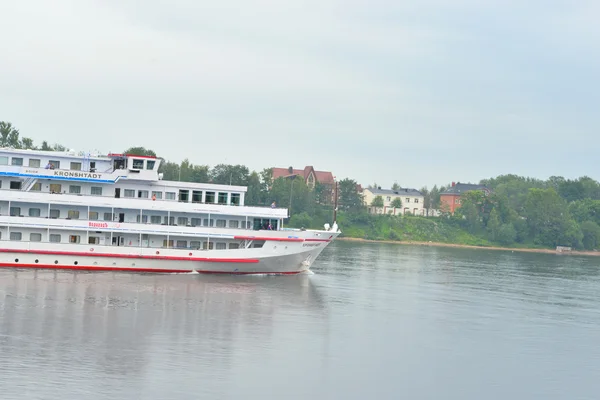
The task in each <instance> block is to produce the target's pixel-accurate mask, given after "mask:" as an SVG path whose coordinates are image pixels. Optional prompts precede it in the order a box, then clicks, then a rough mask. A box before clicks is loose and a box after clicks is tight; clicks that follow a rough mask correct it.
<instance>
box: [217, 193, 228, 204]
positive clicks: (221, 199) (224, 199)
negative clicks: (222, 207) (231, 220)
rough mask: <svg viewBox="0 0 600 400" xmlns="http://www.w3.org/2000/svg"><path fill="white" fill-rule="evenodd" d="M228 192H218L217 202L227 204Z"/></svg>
mask: <svg viewBox="0 0 600 400" xmlns="http://www.w3.org/2000/svg"><path fill="white" fill-rule="evenodd" d="M228 194H229V193H224V192H219V204H227V196H228Z"/></svg>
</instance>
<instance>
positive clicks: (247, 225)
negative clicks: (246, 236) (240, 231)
mask: <svg viewBox="0 0 600 400" xmlns="http://www.w3.org/2000/svg"><path fill="white" fill-rule="evenodd" d="M246 229H252V221H246Z"/></svg>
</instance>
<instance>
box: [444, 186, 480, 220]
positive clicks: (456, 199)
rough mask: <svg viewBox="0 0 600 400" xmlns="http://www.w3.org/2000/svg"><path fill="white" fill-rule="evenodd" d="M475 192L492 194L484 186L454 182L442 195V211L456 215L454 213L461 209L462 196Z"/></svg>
mask: <svg viewBox="0 0 600 400" xmlns="http://www.w3.org/2000/svg"><path fill="white" fill-rule="evenodd" d="M473 190H481V191H483V192H484V193H486V194H489V193H490V192H491V190H490V189H489V188H488V187H487V186H484V185H477V184H472V183H460V182H458V183H455V182H452V186H450V187H449V188H448V189H446V190H445V191H443V192H442V193H440V208H441V209H442V211H445V212H449V213H451V214H454V211H456V210H457V209H459V208H460V198H461V196H462V195H463V194H465V193H467V192H470V191H473Z"/></svg>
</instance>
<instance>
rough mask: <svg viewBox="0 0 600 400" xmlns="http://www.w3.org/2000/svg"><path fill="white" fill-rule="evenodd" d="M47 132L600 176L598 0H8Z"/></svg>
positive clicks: (37, 133)
mask: <svg viewBox="0 0 600 400" xmlns="http://www.w3.org/2000/svg"><path fill="white" fill-rule="evenodd" d="M0 15H2V23H1V24H0V120H5V121H10V122H12V123H13V124H14V125H15V126H17V127H18V128H19V129H20V131H21V134H22V135H24V136H29V137H32V138H33V139H34V140H35V141H36V142H38V143H40V142H41V141H42V140H48V141H50V142H51V143H54V142H59V143H62V144H64V145H67V146H68V147H71V148H74V149H76V150H94V149H97V150H99V151H101V152H109V151H112V152H120V151H122V150H124V149H125V148H127V147H130V146H137V145H141V146H145V147H149V148H151V149H153V150H155V151H156V152H157V153H158V154H159V155H160V156H163V157H165V158H167V159H169V160H173V161H180V160H182V159H184V158H189V159H190V161H192V162H193V163H197V164H208V165H211V166H212V165H215V164H218V163H236V164H237V163H241V164H245V165H247V166H248V167H249V168H251V169H256V170H261V169H263V168H265V167H271V166H278V167H288V166H290V165H291V166H293V167H295V168H303V167H304V166H305V165H313V166H314V167H315V169H317V170H329V171H332V172H333V173H334V175H335V176H336V177H337V178H338V179H342V178H345V177H351V178H354V179H356V180H357V181H358V182H359V183H362V184H363V185H367V184H369V183H373V182H375V181H376V182H377V183H378V184H380V185H381V186H383V187H389V186H391V185H392V183H394V181H397V182H398V183H399V184H401V185H402V186H403V187H417V188H419V187H421V186H424V185H427V186H429V187H431V186H432V185H433V184H434V183H437V184H446V183H448V182H451V181H461V182H469V181H471V182H476V181H479V180H480V179H482V178H487V177H491V176H496V175H499V174H505V173H515V174H519V175H526V176H534V177H539V178H547V177H548V176H551V175H562V176H565V177H569V178H574V177H578V176H581V175H588V176H591V177H593V178H595V179H599V178H600V173H599V172H598V150H599V147H600V135H599V134H598V126H599V124H598V122H599V119H600V118H599V116H600V112H599V111H598V106H599V104H600V102H599V100H600V95H599V89H600V81H599V79H598V76H599V72H600V25H599V24H598V23H597V18H598V16H599V15H600V2H598V1H586V0H578V1H559V0H543V1H542V0H529V1H516V0H490V1H484V0H448V1H444V0H419V1H415V0H410V1H408V0H394V1H384V0H369V1H353V0H318V1H317V0H314V1H312V0H310V1H302V2H300V1H298V2H292V1H280V0H277V1H275V0H273V1H250V0H220V1H201V0H143V1H142V0H52V1H48V0H18V1H16V0H14V1H9V0H0Z"/></svg>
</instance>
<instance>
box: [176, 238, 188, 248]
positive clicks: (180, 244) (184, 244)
mask: <svg viewBox="0 0 600 400" xmlns="http://www.w3.org/2000/svg"><path fill="white" fill-rule="evenodd" d="M176 246H177V248H178V249H185V248H186V247H187V240H178V241H177V242H176Z"/></svg>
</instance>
